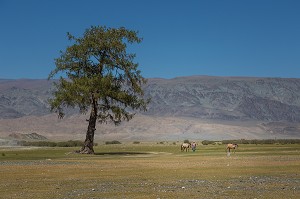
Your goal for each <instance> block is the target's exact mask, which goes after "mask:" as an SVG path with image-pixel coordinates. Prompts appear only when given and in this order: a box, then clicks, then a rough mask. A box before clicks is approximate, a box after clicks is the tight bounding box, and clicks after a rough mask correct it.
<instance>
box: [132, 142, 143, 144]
mask: <svg viewBox="0 0 300 199" xmlns="http://www.w3.org/2000/svg"><path fill="white" fill-rule="evenodd" d="M140 143H141V142H139V141H134V142H133V144H140Z"/></svg>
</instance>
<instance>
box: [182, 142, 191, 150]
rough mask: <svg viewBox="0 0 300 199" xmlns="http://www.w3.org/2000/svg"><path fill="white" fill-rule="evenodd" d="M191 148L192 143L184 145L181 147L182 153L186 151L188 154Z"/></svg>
mask: <svg viewBox="0 0 300 199" xmlns="http://www.w3.org/2000/svg"><path fill="white" fill-rule="evenodd" d="M190 147H191V143H183V144H182V145H181V151H184V150H185V151H186V152H188V151H189V149H190Z"/></svg>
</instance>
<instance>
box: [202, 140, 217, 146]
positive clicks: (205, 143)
mask: <svg viewBox="0 0 300 199" xmlns="http://www.w3.org/2000/svg"><path fill="white" fill-rule="evenodd" d="M201 143H202V144H203V145H209V144H214V143H215V141H210V140H203V141H202V142H201Z"/></svg>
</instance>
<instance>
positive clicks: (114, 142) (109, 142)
mask: <svg viewBox="0 0 300 199" xmlns="http://www.w3.org/2000/svg"><path fill="white" fill-rule="evenodd" d="M105 144H122V143H121V142H119V141H117V140H113V141H106V142H105Z"/></svg>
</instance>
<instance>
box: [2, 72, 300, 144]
mask: <svg viewBox="0 0 300 199" xmlns="http://www.w3.org/2000/svg"><path fill="white" fill-rule="evenodd" d="M52 83H53V81H48V80H35V79H18V80H5V79H0V125H1V126H0V135H1V132H2V134H3V133H5V134H6V132H7V133H16V132H17V133H30V132H37V133H39V134H41V135H44V136H46V137H48V136H50V137H51V136H52V135H54V134H57V135H58V134H59V133H61V134H64V133H66V134H71V133H73V134H74V133H75V134H78V135H81V133H82V131H85V125H86V123H85V122H84V119H82V117H85V116H80V117H77V116H76V115H78V114H77V112H76V111H74V110H73V111H69V114H68V115H69V119H66V120H63V121H60V120H56V119H54V118H55V117H52V116H51V115H53V114H51V113H50V111H49V104H48V102H47V101H48V99H49V98H51V96H52V93H53V91H54V87H53V85H52ZM144 89H145V97H150V98H151V99H152V101H151V103H150V104H149V107H148V111H147V112H145V113H144V112H141V113H139V114H138V115H137V116H136V117H137V119H136V120H134V121H139V123H135V122H134V121H133V122H129V123H125V124H123V125H125V126H126V127H124V126H123V127H124V129H123V131H126V132H127V134H128V137H131V138H134V137H137V138H142V137H147V136H146V135H145V134H147V133H150V134H153V135H154V134H155V133H157V132H158V131H162V132H161V133H162V134H164V133H165V134H166V135H165V136H166V137H167V138H170V137H172V138H174V139H175V137H176V136H175V137H174V134H175V135H177V134H178V136H177V137H185V136H188V135H189V136H196V135H200V134H201V135H202V137H203V138H214V137H215V138H218V137H222V135H221V134H222V131H221V130H222V128H223V129H224V131H225V129H227V128H228V130H226V132H224V135H223V136H225V135H227V136H225V137H228V136H232V137H238V136H246V135H247V136H248V137H249V136H250V137H251V136H252V137H258V138H259V137H268V136H277V137H278V136H281V135H282V136H283V137H296V138H299V137H300V135H299V134H300V133H299V131H300V127H299V124H300V79H299V78H260V77H216V76H187V77H176V78H172V79H163V78H149V79H148V82H147V85H145V86H144ZM72 115H74V116H72ZM36 117H39V119H38V118H36ZM43 118H44V119H46V118H47V119H46V121H41V120H40V119H43ZM72 118H73V119H74V118H77V119H78V121H77V122H74V124H72V125H74V126H73V127H74V128H75V129H74V128H72V129H73V130H71V128H69V127H66V126H64V125H68V124H67V122H64V121H67V120H68V121H71V120H70V119H72ZM79 118H81V119H82V121H83V122H82V124H80V125H79V124H77V123H81V119H79ZM141 118H143V121H140V120H141ZM156 118H159V121H161V123H160V124H159V125H160V126H159V128H158V129H156V130H155V129H154V126H153V124H152V123H151V122H155V124H154V125H158V121H157V120H156ZM172 118H173V119H172ZM144 120H145V121H144ZM25 121H26V122H25ZM34 121H39V123H34ZM72 121H73V120H72ZM5 122H6V123H5ZM14 122H18V124H14ZM22 122H25V123H22ZM58 123H59V125H61V126H60V127H57V128H56V127H55V126H56V125H58ZM8 124H9V125H8ZM21 124H22V125H23V127H22V125H21ZM139 124H143V125H142V126H139ZM188 124H189V125H188ZM197 124H199V125H197ZM200 124H201V125H200ZM208 124H216V125H208ZM246 124H247V125H246ZM250 124H251V125H250ZM24 125H26V126H27V127H28V130H25V129H27V127H26V128H25V126H24ZM47 125H49V127H47ZM77 125H78V126H77ZM130 125H132V126H130ZM224 125H225V126H224ZM248 125H249V126H248ZM79 126H80V127H79ZM219 126H220V127H219ZM221 126H222V127H221ZM246 126H247V127H246ZM127 127H128V129H127ZM64 128H65V129H64ZM213 128H220V129H213ZM54 129H55V130H54ZM59 129H64V130H61V131H65V132H56V131H58V130H59ZM68 129H69V130H68ZM101 129H102V130H101V131H102V134H105V135H106V136H108V135H109V133H108V132H115V131H116V130H117V129H118V127H117V128H116V127H109V128H108V129H107V128H106V127H105V128H101ZM104 129H106V130H105V132H104ZM129 129H131V130H129ZM24 130H25V132H23V131H24ZM52 130H53V131H54V132H52ZM50 131H51V132H52V135H49V134H48V133H49V132H50ZM231 131H232V132H231ZM214 132H215V134H214ZM115 133H116V132H115ZM131 133H133V134H134V136H133V135H131ZM208 133H210V136H206V135H208ZM179 134H180V135H179ZM114 135H116V134H114ZM122 135H125V134H122ZM119 136H120V135H119ZM149 136H150V135H149ZM205 136H206V137H205ZM121 137H122V136H121ZM150 137H151V136H150ZM177 137H176V138H177ZM278 138H279V137H278ZM147 139H150V138H147Z"/></svg>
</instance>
